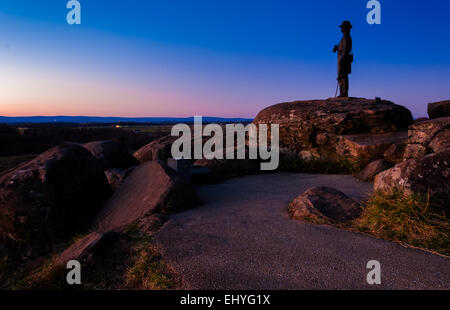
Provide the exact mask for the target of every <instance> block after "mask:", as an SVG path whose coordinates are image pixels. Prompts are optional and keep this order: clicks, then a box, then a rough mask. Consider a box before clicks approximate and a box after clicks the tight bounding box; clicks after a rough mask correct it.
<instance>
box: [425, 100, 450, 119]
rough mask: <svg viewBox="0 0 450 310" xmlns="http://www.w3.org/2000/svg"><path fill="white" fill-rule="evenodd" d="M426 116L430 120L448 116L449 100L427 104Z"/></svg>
mask: <svg viewBox="0 0 450 310" xmlns="http://www.w3.org/2000/svg"><path fill="white" fill-rule="evenodd" d="M428 116H429V117H430V118H431V119H434V118H441V117H448V116H450V100H446V101H440V102H434V103H429V104H428Z"/></svg>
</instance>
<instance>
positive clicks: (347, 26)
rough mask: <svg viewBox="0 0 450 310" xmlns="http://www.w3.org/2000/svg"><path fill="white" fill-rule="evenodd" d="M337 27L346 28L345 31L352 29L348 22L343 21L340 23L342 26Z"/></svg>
mask: <svg viewBox="0 0 450 310" xmlns="http://www.w3.org/2000/svg"><path fill="white" fill-rule="evenodd" d="M339 27H341V28H347V29H352V28H353V26H352V24H351V23H350V22H349V21H348V20H344V21H343V22H342V25H340V26H339Z"/></svg>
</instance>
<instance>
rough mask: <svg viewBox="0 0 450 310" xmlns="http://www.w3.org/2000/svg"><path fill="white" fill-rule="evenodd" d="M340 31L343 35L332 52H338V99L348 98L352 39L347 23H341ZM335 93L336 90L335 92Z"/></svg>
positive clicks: (350, 26) (349, 25) (348, 23)
mask: <svg viewBox="0 0 450 310" xmlns="http://www.w3.org/2000/svg"><path fill="white" fill-rule="evenodd" d="M339 27H341V31H342V33H343V34H344V35H343V37H342V40H341V42H340V43H339V45H335V46H334V49H333V52H334V53H336V52H338V78H337V80H338V84H339V89H340V95H339V97H348V88H349V85H348V75H349V74H351V73H352V62H353V54H352V37H351V36H350V30H351V29H352V28H353V26H352V25H351V24H350V22H349V21H344V22H342V25H340V26H339ZM336 92H337V90H336Z"/></svg>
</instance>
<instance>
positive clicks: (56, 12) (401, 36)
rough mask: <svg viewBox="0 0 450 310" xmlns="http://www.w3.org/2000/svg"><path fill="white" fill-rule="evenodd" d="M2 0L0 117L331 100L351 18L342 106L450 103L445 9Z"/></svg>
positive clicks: (359, 1)
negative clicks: (350, 102) (71, 5)
mask: <svg viewBox="0 0 450 310" xmlns="http://www.w3.org/2000/svg"><path fill="white" fill-rule="evenodd" d="M79 2H80V3H81V25H69V24H67V22H66V15H67V13H68V12H69V10H68V9H67V8H66V3H67V1H66V0H39V1H38V0H21V1H17V0H1V2H0V115H2V116H32V115H43V116H54V115H72V116H79V115H85V116H123V117H187V116H193V115H203V116H217V117H250V118H253V117H255V116H256V114H257V113H258V112H259V111H260V110H261V109H263V108H265V107H267V106H270V105H273V104H276V103H280V102H286V101H294V100H307V99H324V98H329V97H333V96H334V93H335V90H336V54H334V53H333V52H332V49H333V46H334V45H335V44H337V43H339V40H340V38H341V33H340V30H339V27H338V26H339V25H340V23H341V22H342V21H343V20H350V21H351V22H352V24H353V26H354V28H353V30H352V37H353V51H354V55H355V62H354V63H353V72H352V74H351V75H350V95H351V96H353V97H364V98H374V97H381V98H383V99H387V100H391V101H393V102H395V103H397V104H401V105H404V106H406V107H407V108H409V109H410V110H411V111H412V112H413V115H414V116H415V117H423V116H426V115H427V113H426V110H427V103H429V102H434V101H440V100H448V99H450V40H449V34H450V18H449V16H450V2H449V1H442V0H427V1H423V0H421V1H419V0H413V1H406V0H380V3H381V24H380V25H369V24H368V23H367V21H366V15H367V13H368V12H369V9H367V8H366V4H367V1H366V0H345V1H336V0H321V1H306V0H305V1H303V0H296V1H293V0H291V1H286V0H274V1H265V0H255V1H250V0H239V1H235V0H227V1H219V0H208V1H203V0H189V1H187V0H185V1H172V0H163V1H162V0H158V1H153V0H140V1H138V0H127V1H120V0H114V1H108V0H79Z"/></svg>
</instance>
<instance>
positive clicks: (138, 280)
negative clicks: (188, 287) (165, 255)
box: [124, 236, 175, 290]
mask: <svg viewBox="0 0 450 310" xmlns="http://www.w3.org/2000/svg"><path fill="white" fill-rule="evenodd" d="M134 252H135V255H134V256H135V260H134V264H133V265H132V266H130V267H129V268H128V269H127V271H126V274H125V283H124V286H125V288H129V289H145V290H167V289H171V288H175V281H174V280H173V279H172V277H171V276H170V275H169V273H168V272H167V267H166V265H165V264H164V262H163V261H162V258H161V256H160V255H159V254H158V252H157V251H156V248H155V247H154V245H153V242H152V238H151V237H150V236H143V237H141V238H140V240H139V241H138V242H137V244H136V246H135V248H134Z"/></svg>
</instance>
